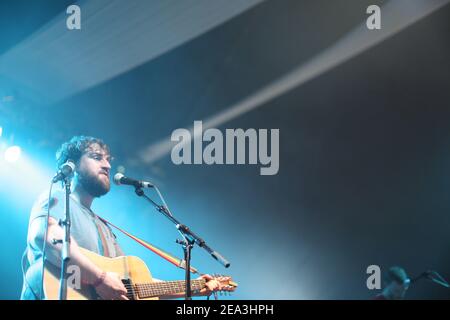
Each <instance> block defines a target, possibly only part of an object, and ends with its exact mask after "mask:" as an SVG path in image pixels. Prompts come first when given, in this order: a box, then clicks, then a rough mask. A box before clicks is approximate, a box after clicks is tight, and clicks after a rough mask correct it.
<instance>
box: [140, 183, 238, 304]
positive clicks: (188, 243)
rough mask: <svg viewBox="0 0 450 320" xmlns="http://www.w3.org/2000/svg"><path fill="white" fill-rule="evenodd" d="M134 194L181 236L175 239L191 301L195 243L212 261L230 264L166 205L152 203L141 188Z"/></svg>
mask: <svg viewBox="0 0 450 320" xmlns="http://www.w3.org/2000/svg"><path fill="white" fill-rule="evenodd" d="M154 188H155V190H156V191H157V193H158V196H159V197H160V199H161V201H162V202H163V203H165V201H164V198H163V197H162V195H161V193H160V192H159V190H158V188H157V187H156V186H154ZM135 192H136V194H137V195H138V196H139V197H143V198H145V199H147V200H148V201H149V202H150V203H151V204H152V205H153V206H154V207H155V209H156V210H158V211H159V212H160V213H162V214H163V215H164V216H165V217H166V218H167V219H169V220H170V221H171V222H172V223H173V224H174V225H175V227H176V228H177V229H178V232H180V234H181V236H182V237H183V240H179V239H177V240H176V242H177V243H178V244H181V245H182V246H183V253H184V261H185V266H184V267H185V270H186V273H185V278H186V291H185V299H186V300H191V299H192V290H191V273H190V272H191V251H192V248H193V247H194V244H195V243H196V244H197V245H198V246H199V247H201V248H203V249H205V250H206V251H207V252H208V253H209V254H210V255H211V256H212V257H213V258H214V259H216V260H217V261H218V262H220V263H221V264H222V265H223V266H224V267H225V268H228V267H229V266H230V262H228V261H227V260H226V259H225V258H224V257H223V256H222V255H221V254H220V253H218V252H217V251H214V250H213V249H211V248H210V247H209V246H208V245H207V244H206V242H205V240H203V239H202V238H200V237H199V236H197V235H196V234H195V233H194V232H192V231H191V230H190V229H189V228H188V227H187V226H186V225H184V224H182V223H180V221H178V220H177V219H176V218H175V217H174V216H173V215H172V213H171V212H170V211H169V209H168V208H167V206H166V205H159V204H157V203H156V202H154V201H153V200H152V199H150V198H149V197H148V196H147V195H146V194H145V193H144V191H143V190H142V187H135Z"/></svg>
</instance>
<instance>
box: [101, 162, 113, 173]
mask: <svg viewBox="0 0 450 320" xmlns="http://www.w3.org/2000/svg"><path fill="white" fill-rule="evenodd" d="M102 169H104V170H106V171H107V172H108V173H109V170H111V164H110V163H109V161H108V160H106V159H103V161H102Z"/></svg>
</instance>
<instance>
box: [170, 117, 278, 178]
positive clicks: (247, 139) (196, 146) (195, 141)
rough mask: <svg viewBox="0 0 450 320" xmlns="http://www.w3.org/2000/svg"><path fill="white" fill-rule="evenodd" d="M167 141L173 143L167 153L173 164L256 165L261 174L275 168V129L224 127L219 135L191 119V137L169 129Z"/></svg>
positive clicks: (276, 154) (216, 131)
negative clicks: (170, 131) (169, 134)
mask: <svg viewBox="0 0 450 320" xmlns="http://www.w3.org/2000/svg"><path fill="white" fill-rule="evenodd" d="M269 136H270V139H269ZM171 140H172V141H174V142H177V144H176V145H175V146H174V147H173V148H172V152H171V158H172V162H173V163H174V164H176V165H180V164H203V163H204V164H208V165H212V164H218V165H222V164H228V165H229V164H250V165H256V164H260V165H261V168H260V174H261V175H263V176H265V175H275V174H277V173H278V170H279V166H280V162H279V160H280V159H279V153H280V146H279V141H280V130H279V129H270V130H268V129H258V130H256V129H247V130H245V131H244V130H243V129H226V130H225V134H223V133H222V131H220V130H219V129H216V128H209V129H207V130H205V131H204V132H203V123H202V121H194V130H193V137H192V135H191V132H190V131H189V130H188V129H184V128H181V129H176V130H174V131H173V132H172V136H171ZM269 140H270V141H269ZM269 145H270V150H269Z"/></svg>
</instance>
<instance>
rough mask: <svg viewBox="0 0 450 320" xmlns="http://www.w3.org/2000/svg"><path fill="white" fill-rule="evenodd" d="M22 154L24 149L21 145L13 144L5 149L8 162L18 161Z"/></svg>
mask: <svg viewBox="0 0 450 320" xmlns="http://www.w3.org/2000/svg"><path fill="white" fill-rule="evenodd" d="M21 154H22V149H20V147H19V146H12V147H9V148H8V149H6V150H5V160H6V161H8V162H11V163H12V162H16V161H17V160H19V158H20V155H21Z"/></svg>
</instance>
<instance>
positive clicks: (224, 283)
mask: <svg viewBox="0 0 450 320" xmlns="http://www.w3.org/2000/svg"><path fill="white" fill-rule="evenodd" d="M213 278H214V279H215V280H216V281H218V282H219V284H220V289H219V290H218V291H220V292H225V293H227V292H233V291H234V290H236V288H237V287H238V284H237V283H236V282H234V281H233V279H232V278H231V277H230V276H225V275H219V274H215V275H213Z"/></svg>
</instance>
